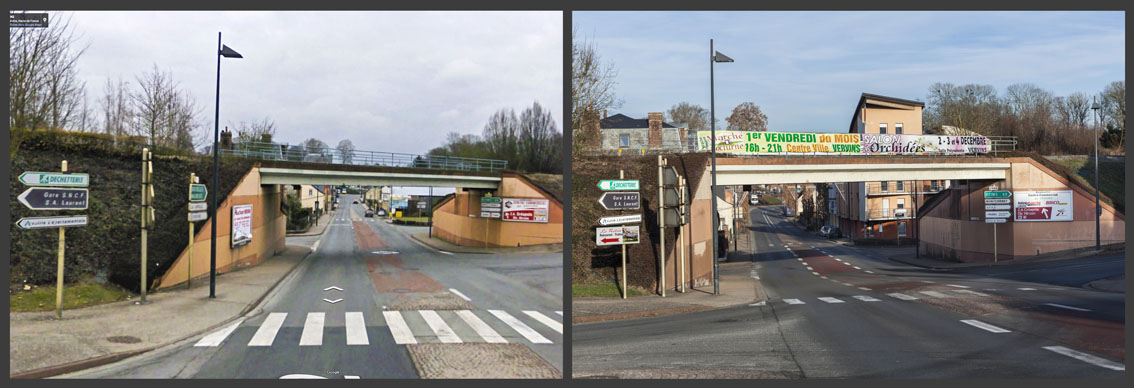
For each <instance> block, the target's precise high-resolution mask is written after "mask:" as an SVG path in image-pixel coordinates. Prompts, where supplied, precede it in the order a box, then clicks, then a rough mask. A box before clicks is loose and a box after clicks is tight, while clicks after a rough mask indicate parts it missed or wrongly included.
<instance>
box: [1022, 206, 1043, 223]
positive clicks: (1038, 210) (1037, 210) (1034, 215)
mask: <svg viewBox="0 0 1134 388" xmlns="http://www.w3.org/2000/svg"><path fill="white" fill-rule="evenodd" d="M1016 219H1017V220H1050V219H1051V206H1039V207H1018V208H1016Z"/></svg>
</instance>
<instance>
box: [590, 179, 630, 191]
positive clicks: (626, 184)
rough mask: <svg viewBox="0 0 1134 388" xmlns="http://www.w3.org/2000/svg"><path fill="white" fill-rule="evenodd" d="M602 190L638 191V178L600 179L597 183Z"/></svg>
mask: <svg viewBox="0 0 1134 388" xmlns="http://www.w3.org/2000/svg"><path fill="white" fill-rule="evenodd" d="M598 187H599V190H602V191H638V190H640V188H639V186H638V180H637V179H635V180H601V181H599V183H598Z"/></svg>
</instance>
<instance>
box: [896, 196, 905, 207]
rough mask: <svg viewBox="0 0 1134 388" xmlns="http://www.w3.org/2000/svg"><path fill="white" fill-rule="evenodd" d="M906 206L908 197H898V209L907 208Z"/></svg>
mask: <svg viewBox="0 0 1134 388" xmlns="http://www.w3.org/2000/svg"><path fill="white" fill-rule="evenodd" d="M905 208H906V199H905V198H898V209H905Z"/></svg>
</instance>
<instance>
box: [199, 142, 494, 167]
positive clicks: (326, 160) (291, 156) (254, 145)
mask: <svg viewBox="0 0 1134 388" xmlns="http://www.w3.org/2000/svg"><path fill="white" fill-rule="evenodd" d="M220 153H222V154H225V155H235V156H240V157H246V158H255V159H261V160H279V161H291V162H303V163H320V164H338V165H354V166H382V167H409V168H423V169H429V170H450V171H452V170H457V171H480V172H494V171H500V170H503V169H505V168H508V161H507V160H497V159H480V158H463V157H458V156H443V155H419V154H407V153H399V152H379V151H360V150H354V151H345V152H344V151H340V150H338V149H334V148H326V149H318V150H310V149H307V148H305V147H302V146H297V145H288V144H280V143H264V142H240V143H234V144H233V145H232V147H231V148H221V149H220Z"/></svg>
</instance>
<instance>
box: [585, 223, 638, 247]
mask: <svg viewBox="0 0 1134 388" xmlns="http://www.w3.org/2000/svg"><path fill="white" fill-rule="evenodd" d="M639 236H640V235H639V228H638V226H637V225H635V226H612V227H605V228H597V229H596V230H595V244H598V246H605V245H623V244H637V243H638V242H639Z"/></svg>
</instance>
